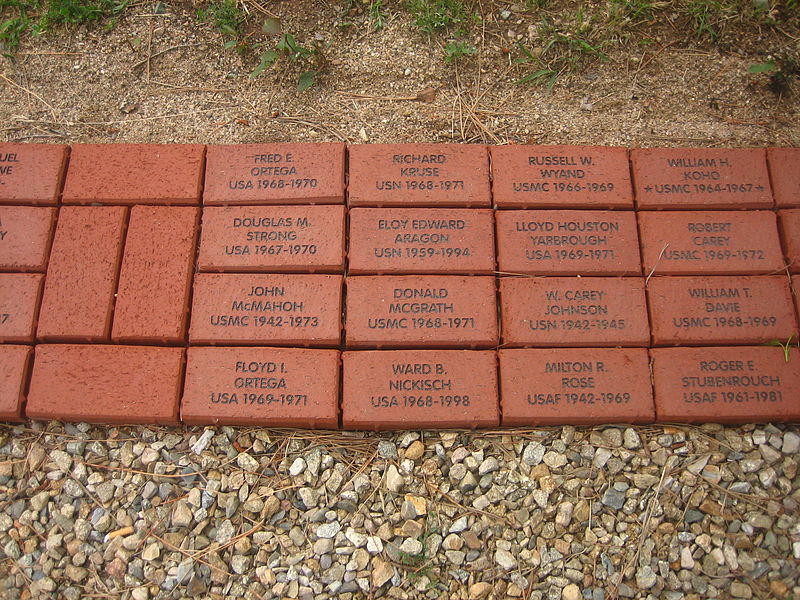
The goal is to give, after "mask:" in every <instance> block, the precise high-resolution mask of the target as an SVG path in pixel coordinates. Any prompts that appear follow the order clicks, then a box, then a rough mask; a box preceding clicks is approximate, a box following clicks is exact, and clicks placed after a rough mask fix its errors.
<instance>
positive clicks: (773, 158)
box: [767, 148, 800, 208]
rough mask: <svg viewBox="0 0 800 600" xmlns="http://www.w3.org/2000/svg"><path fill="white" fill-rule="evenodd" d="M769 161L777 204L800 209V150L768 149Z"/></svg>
mask: <svg viewBox="0 0 800 600" xmlns="http://www.w3.org/2000/svg"><path fill="white" fill-rule="evenodd" d="M767 160H768V162H769V174H770V176H771V178H772V193H773V194H774V195H775V204H777V205H778V207H783V206H796V207H798V208H800V148H767Z"/></svg>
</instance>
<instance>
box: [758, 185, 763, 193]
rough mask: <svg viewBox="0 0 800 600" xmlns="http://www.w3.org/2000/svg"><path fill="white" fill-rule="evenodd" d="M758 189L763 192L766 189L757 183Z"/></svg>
mask: <svg viewBox="0 0 800 600" xmlns="http://www.w3.org/2000/svg"><path fill="white" fill-rule="evenodd" d="M756 189H757V190H758V191H759V192H763V191H764V186H763V185H757V186H756Z"/></svg>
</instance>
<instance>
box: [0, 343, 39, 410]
mask: <svg viewBox="0 0 800 600" xmlns="http://www.w3.org/2000/svg"><path fill="white" fill-rule="evenodd" d="M32 350H33V348H31V346H8V345H6V346H0V421H22V407H23V404H24V402H25V387H26V384H27V380H28V372H29V369H28V366H29V363H30V358H31V352H32Z"/></svg>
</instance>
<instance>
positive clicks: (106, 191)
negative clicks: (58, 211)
mask: <svg viewBox="0 0 800 600" xmlns="http://www.w3.org/2000/svg"><path fill="white" fill-rule="evenodd" d="M204 155H205V146H203V145H201V144H164V145H159V144H77V145H75V146H72V154H71V156H70V161H69V170H68V172H67V178H66V181H65V183H64V195H63V198H62V202H64V203H65V204H91V203H101V204H198V203H199V202H200V191H201V189H202V181H203V157H204Z"/></svg>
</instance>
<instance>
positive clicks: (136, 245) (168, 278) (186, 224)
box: [111, 206, 200, 343]
mask: <svg viewBox="0 0 800 600" xmlns="http://www.w3.org/2000/svg"><path fill="white" fill-rule="evenodd" d="M199 217H200V209H199V208H195V207H190V206H134V207H133V208H132V209H131V217H130V223H129V225H128V235H127V237H126V240H125V254H124V256H123V259H122V268H121V269H120V276H119V285H118V286H117V302H116V307H115V309H114V326H113V328H112V329H111V339H112V340H114V341H115V342H117V343H129V342H137V343H141V342H145V343H148V342H149V343H153V342H155V343H162V342H166V343H181V342H184V341H185V340H186V324H187V321H188V312H189V291H190V287H191V283H192V271H193V269H194V255H195V244H196V242H197V225H198V221H199Z"/></svg>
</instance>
